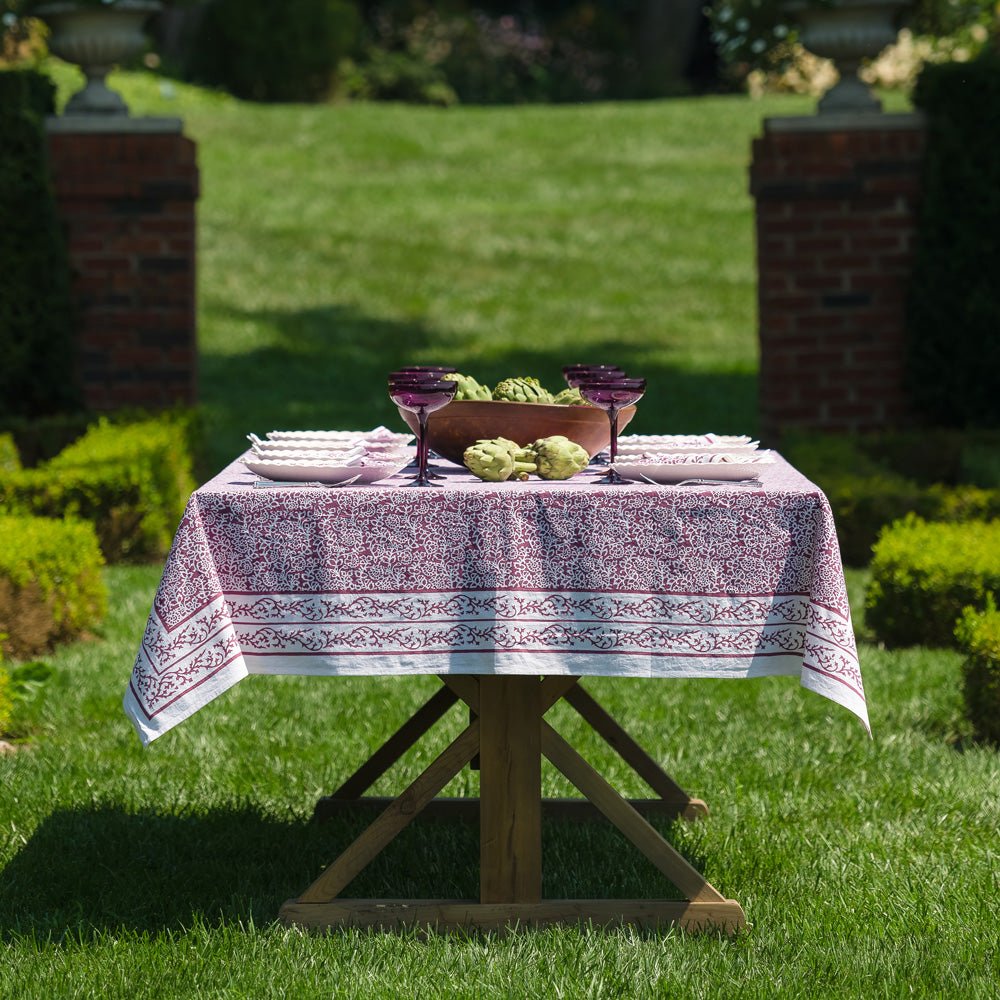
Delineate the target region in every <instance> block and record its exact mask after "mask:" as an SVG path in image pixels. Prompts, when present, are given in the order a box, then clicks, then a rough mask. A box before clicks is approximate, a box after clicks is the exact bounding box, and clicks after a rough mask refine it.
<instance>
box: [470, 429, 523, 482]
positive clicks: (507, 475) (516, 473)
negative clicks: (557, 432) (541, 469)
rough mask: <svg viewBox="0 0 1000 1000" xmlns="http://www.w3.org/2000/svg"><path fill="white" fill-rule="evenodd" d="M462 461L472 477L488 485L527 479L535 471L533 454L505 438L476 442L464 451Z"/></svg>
mask: <svg viewBox="0 0 1000 1000" xmlns="http://www.w3.org/2000/svg"><path fill="white" fill-rule="evenodd" d="M462 461H463V462H464V463H465V467H466V468H467V469H468V470H469V471H470V472H471V473H472V474H473V475H474V476H478V477H479V478H480V479H485V480H486V481H487V482H490V483H505V482H506V481H507V480H508V479H511V478H513V479H527V478H528V473H529V472H534V471H535V469H536V466H535V461H534V453H533V452H532V451H531V450H530V449H528V448H520V447H519V446H518V445H517V444H516V443H515V442H513V441H510V440H508V439H507V438H492V439H489V440H480V441H477V442H476V443H475V444H473V445H470V446H469V447H468V448H466V449H465V454H464V455H463V456H462Z"/></svg>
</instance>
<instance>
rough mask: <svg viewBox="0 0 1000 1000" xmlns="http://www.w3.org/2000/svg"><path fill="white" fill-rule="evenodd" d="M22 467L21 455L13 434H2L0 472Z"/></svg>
mask: <svg viewBox="0 0 1000 1000" xmlns="http://www.w3.org/2000/svg"><path fill="white" fill-rule="evenodd" d="M20 468H21V456H20V454H19V453H18V450H17V445H16V444H15V443H14V436H13V435H12V434H0V474H2V473H4V472H17V471H18V470H19V469H20Z"/></svg>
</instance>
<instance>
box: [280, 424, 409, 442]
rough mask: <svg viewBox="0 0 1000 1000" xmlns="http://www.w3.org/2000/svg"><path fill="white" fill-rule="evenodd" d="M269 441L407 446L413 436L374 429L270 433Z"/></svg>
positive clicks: (386, 428) (381, 428) (384, 429)
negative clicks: (395, 444) (396, 443)
mask: <svg viewBox="0 0 1000 1000" xmlns="http://www.w3.org/2000/svg"><path fill="white" fill-rule="evenodd" d="M267 439H268V441H282V442H290V441H295V442H299V441H322V442H323V443H325V444H328V443H330V442H334V441H336V442H338V443H342V442H349V443H351V444H354V443H356V442H358V441H365V440H367V441H370V442H398V443H400V444H407V443H409V442H410V441H412V440H413V435H412V434H402V433H399V432H397V431H390V430H389V428H388V427H373V428H372V429H371V430H370V431H268V434H267Z"/></svg>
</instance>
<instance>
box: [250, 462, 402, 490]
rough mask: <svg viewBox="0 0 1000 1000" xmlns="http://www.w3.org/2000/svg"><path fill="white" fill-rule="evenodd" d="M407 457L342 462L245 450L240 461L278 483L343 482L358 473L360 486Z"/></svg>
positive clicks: (383, 475) (386, 474) (388, 472)
mask: <svg viewBox="0 0 1000 1000" xmlns="http://www.w3.org/2000/svg"><path fill="white" fill-rule="evenodd" d="M407 462H408V459H407V458H396V459H393V460H392V461H391V462H388V461H385V460H384V459H354V460H353V461H352V462H350V463H348V464H343V465H335V464H332V463H330V462H327V461H324V460H321V459H314V460H309V459H303V458H295V459H272V458H266V459H261V458H255V457H254V456H253V455H250V454H247V455H245V456H244V457H243V464H244V465H245V466H246V467H247V468H248V469H249V470H250V471H251V472H254V473H256V474H257V475H258V476H263V477H264V478H265V479H273V480H275V481H276V482H281V483H312V482H316V483H342V482H343V481H344V480H345V479H353V478H355V477H357V483H358V485H359V486H366V485H368V484H369V483H377V482H379V481H380V480H382V479H388V478H389V477H390V476H394V475H395V474H396V473H397V472H401V471H402V470H403V469H405V468H406V466H407Z"/></svg>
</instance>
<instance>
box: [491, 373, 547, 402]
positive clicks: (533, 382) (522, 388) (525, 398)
mask: <svg viewBox="0 0 1000 1000" xmlns="http://www.w3.org/2000/svg"><path fill="white" fill-rule="evenodd" d="M493 398H494V399H497V400H501V401H503V402H507V403H551V402H552V393H551V392H549V391H548V389H545V388H544V387H543V386H542V384H541V382H539V381H538V379H537V378H531V377H529V376H524V377H521V378H505V379H504V380H503V381H502V382H498V383H497V385H496V387H495V388H494V389H493Z"/></svg>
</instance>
